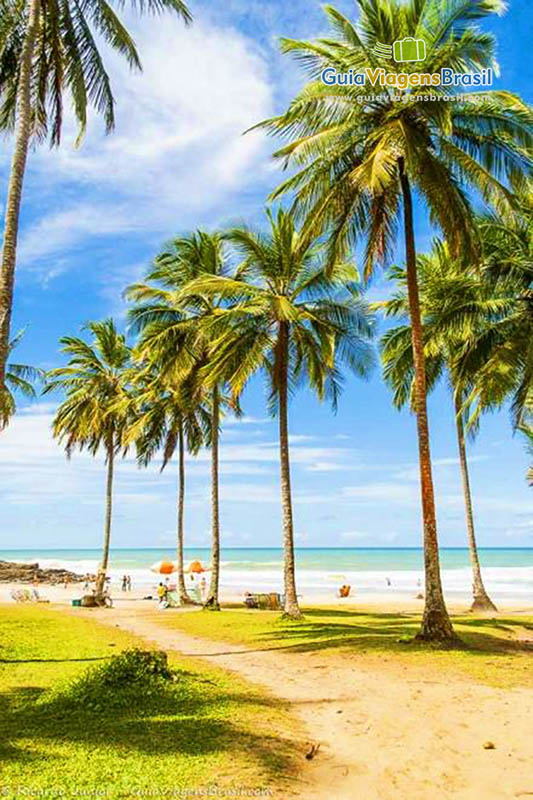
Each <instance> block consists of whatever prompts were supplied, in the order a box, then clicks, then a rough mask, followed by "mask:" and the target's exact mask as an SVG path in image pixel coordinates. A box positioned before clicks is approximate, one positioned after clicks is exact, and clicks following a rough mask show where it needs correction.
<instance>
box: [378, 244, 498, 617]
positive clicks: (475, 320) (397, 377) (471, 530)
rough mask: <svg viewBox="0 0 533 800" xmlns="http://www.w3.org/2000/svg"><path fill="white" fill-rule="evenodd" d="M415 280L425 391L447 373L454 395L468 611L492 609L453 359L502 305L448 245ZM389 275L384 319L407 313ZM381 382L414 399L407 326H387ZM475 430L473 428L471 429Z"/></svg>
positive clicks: (422, 263) (422, 261)
mask: <svg viewBox="0 0 533 800" xmlns="http://www.w3.org/2000/svg"><path fill="white" fill-rule="evenodd" d="M417 267H418V278H419V290H420V302H421V312H422V321H423V326H424V327H423V336H424V352H425V357H426V380H427V390H428V392H429V391H431V390H432V389H433V388H434V387H435V386H436V384H437V382H438V381H439V379H440V378H442V377H444V376H446V377H447V380H448V382H449V384H450V386H451V394H452V398H453V406H454V417H455V427H456V434H457V445H458V451H459V463H460V468H461V479H462V484H463V494H464V501H465V511H466V527H467V533H468V545H469V551H470V562H471V565H472V579H473V580H472V589H473V597H474V600H473V604H472V608H471V610H472V611H489V610H490V611H496V607H495V605H494V603H493V602H492V600H491V599H490V597H489V596H488V594H487V591H486V589H485V586H484V584H483V578H482V575H481V566H480V562H479V555H478V551H477V544H476V535H475V527H474V512H473V505H472V494H471V489H470V476H469V471H468V461H467V455H466V441H465V419H464V415H465V412H464V408H463V406H464V398H465V393H466V390H465V387H464V385H463V383H462V382H461V381H460V380H459V378H458V376H457V360H458V358H459V357H460V354H461V351H462V347H463V346H464V342H465V339H466V338H467V337H468V336H471V335H472V334H473V332H474V330H476V329H477V330H479V329H480V328H481V327H483V326H484V325H485V323H486V320H487V319H490V318H491V316H493V315H494V314H495V313H496V312H497V311H499V310H500V309H501V307H502V304H503V303H505V300H501V299H500V298H496V297H494V296H493V294H492V291H491V287H490V286H489V285H488V283H487V282H486V281H484V279H483V276H482V275H481V274H480V273H479V271H477V270H476V271H474V270H470V271H467V270H466V269H465V268H464V267H463V266H462V265H461V264H457V262H455V261H454V260H453V259H452V258H451V256H450V253H449V250H448V248H447V247H446V245H445V244H444V243H442V242H440V241H439V240H436V241H435V242H434V246H433V250H432V252H431V253H430V254H429V255H427V256H419V257H418V263H417ZM391 277H392V278H394V279H395V280H396V282H397V283H398V284H399V286H400V288H399V289H398V291H397V292H396V294H395V295H394V297H393V298H392V299H390V300H387V301H384V302H382V303H379V304H378V305H379V306H381V307H382V308H383V309H384V310H385V314H386V316H388V317H396V318H397V317H407V316H408V300H407V292H406V287H405V283H406V279H405V271H404V270H399V269H395V270H393V272H392V274H391ZM382 358H383V371H384V376H385V380H386V381H387V383H388V384H389V385H390V386H391V388H392V389H393V391H394V404H395V405H396V407H397V408H402V407H403V406H405V405H406V404H407V403H408V402H409V401H411V400H412V398H413V388H414V387H413V378H414V362H413V348H412V340H411V331H410V328H409V325H400V326H398V327H395V328H392V329H390V330H388V331H387V332H386V333H385V334H384V336H383V337H382ZM473 431H474V429H472V428H471V432H473Z"/></svg>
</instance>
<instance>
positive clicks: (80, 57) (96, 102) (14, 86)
mask: <svg viewBox="0 0 533 800" xmlns="http://www.w3.org/2000/svg"><path fill="white" fill-rule="evenodd" d="M116 5H118V6H119V7H122V6H123V5H124V3H117V4H116ZM131 6H132V7H133V8H135V9H137V10H138V11H140V12H141V13H145V12H146V13H155V14H159V13H162V12H163V11H171V12H173V13H175V14H177V15H178V16H180V17H181V18H182V19H184V20H185V22H189V21H190V19H191V16H190V13H189V10H188V8H187V6H186V5H185V3H184V2H183V0H143V2H141V3H137V2H136V0H132V2H131ZM102 43H104V44H105V45H107V46H108V47H110V48H111V49H112V50H114V51H116V52H117V53H119V54H120V55H121V56H123V57H124V58H125V59H126V61H127V63H128V65H129V66H130V67H131V68H132V69H141V63H140V60H139V55H138V53H137V49H136V47H135V43H134V41H133V39H132V38H131V36H130V34H129V33H128V31H127V30H126V28H125V27H124V25H123V24H122V22H121V21H120V19H119V17H118V16H117V14H116V12H115V11H114V9H113V7H112V4H110V3H109V2H107V0H86V2H84V3H83V4H80V3H78V2H75V0H46V2H44V0H25V2H24V3H10V4H7V3H3V4H2V15H1V19H0V128H3V129H6V128H8V129H14V131H15V145H14V150H13V158H12V162H11V172H10V178H9V185H8V190H7V201H6V210H5V225H4V237H3V246H2V264H1V272H0V400H1V395H2V394H4V392H5V391H6V388H5V369H6V361H7V356H8V349H9V335H10V326H11V312H12V306H13V291H14V284H15V267H16V256H17V237H18V228H19V216H20V206H21V198H22V188H23V183H24V174H25V170H26V161H27V156H28V149H29V145H30V142H31V140H32V137H33V138H35V140H39V139H44V138H46V137H47V136H48V135H49V138H50V143H51V145H58V144H59V142H60V139H61V128H62V122H63V101H64V95H65V94H67V95H69V97H70V100H71V104H72V108H73V111H74V115H75V117H76V119H77V121H78V124H79V132H80V137H81V136H82V134H83V132H84V130H85V126H86V123H87V110H88V107H89V106H92V107H93V108H94V109H95V111H96V112H97V113H99V114H102V115H103V117H104V120H105V125H106V130H107V131H108V132H109V131H111V130H112V129H113V127H114V122H115V115H114V105H115V103H114V97H113V93H112V89H111V82H110V79H109V75H108V73H107V71H106V69H105V66H104V63H103V61H102V56H101V53H100V48H101V44H102Z"/></svg>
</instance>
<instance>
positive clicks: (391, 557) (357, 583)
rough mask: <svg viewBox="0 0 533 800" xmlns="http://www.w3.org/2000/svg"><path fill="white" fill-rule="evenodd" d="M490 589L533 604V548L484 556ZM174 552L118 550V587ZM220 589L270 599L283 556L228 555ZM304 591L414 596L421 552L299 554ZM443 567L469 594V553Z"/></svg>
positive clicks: (45, 554)
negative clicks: (343, 586)
mask: <svg viewBox="0 0 533 800" xmlns="http://www.w3.org/2000/svg"><path fill="white" fill-rule="evenodd" d="M479 555H480V559H481V563H482V567H483V573H484V578H485V583H486V585H487V588H488V589H489V591H491V592H492V593H493V594H494V596H495V597H496V598H497V597H499V596H500V597H517V598H523V599H526V598H530V599H531V600H532V601H533V548H481V549H480V551H479ZM99 558H100V552H99V551H98V550H92V549H91V550H80V549H72V550H47V549H38V550H37V549H34V550H14V549H10V550H0V559H4V560H9V561H38V562H39V563H40V564H41V566H49V567H52V566H54V567H66V568H68V569H71V570H73V571H75V572H79V573H82V574H83V573H87V572H95V571H96V568H97V565H98V561H99ZM174 558H175V553H174V552H173V550H172V549H171V548H135V549H115V550H112V551H111V575H112V576H113V579H114V581H115V582H118V581H119V579H120V577H121V575H123V574H124V573H128V574H131V576H132V579H133V582H134V584H136V585H137V586H148V585H153V584H154V581H155V580H156V578H155V576H154V573H152V572H150V569H149V568H150V566H151V565H152V564H154V563H155V562H157V561H159V560H161V559H174ZM185 558H186V561H192V560H196V559H198V560H200V561H202V562H203V563H204V564H206V565H208V564H209V558H210V554H209V549H208V548H186V551H185ZM221 561H222V567H221V585H222V589H223V590H225V591H227V592H232V593H240V592H242V591H246V590H255V591H268V590H279V589H281V587H282V563H283V551H282V550H281V548H223V549H222V558H221ZM296 563H297V581H298V590H299V591H301V592H302V593H303V595H304V596H306V595H313V594H324V593H325V594H328V593H334V592H335V590H336V588H338V586H339V585H340V583H344V582H349V583H350V584H351V585H352V586H353V587H354V588H357V590H358V591H360V592H363V593H365V592H367V593H371V592H380V593H382V592H383V591H389V592H406V593H412V592H416V591H417V588H419V587H420V585H421V583H423V559H422V550H421V549H420V548H358V547H349V548H333V547H323V548H297V550H296ZM441 566H442V573H443V583H444V588H445V591H446V592H447V593H451V594H454V593H455V594H458V593H468V592H469V590H470V583H471V570H470V564H469V558H468V550H467V549H466V548H443V549H442V550H441Z"/></svg>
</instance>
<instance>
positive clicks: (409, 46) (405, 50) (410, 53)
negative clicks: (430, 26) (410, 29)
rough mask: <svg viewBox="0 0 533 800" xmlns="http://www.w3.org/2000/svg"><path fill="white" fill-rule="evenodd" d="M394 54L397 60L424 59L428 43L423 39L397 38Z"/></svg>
mask: <svg viewBox="0 0 533 800" xmlns="http://www.w3.org/2000/svg"><path fill="white" fill-rule="evenodd" d="M393 56H394V60H395V61H397V62H398V61H400V62H401V61H424V60H425V58H426V43H425V41H424V40H423V39H413V38H412V37H411V36H407V37H406V38H405V39H397V40H396V41H395V42H394V47H393Z"/></svg>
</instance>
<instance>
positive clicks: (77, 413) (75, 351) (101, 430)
mask: <svg viewBox="0 0 533 800" xmlns="http://www.w3.org/2000/svg"><path fill="white" fill-rule="evenodd" d="M87 330H88V331H89V332H90V333H91V334H92V341H91V342H90V343H87V342H86V341H84V340H83V339H80V338H77V337H72V336H64V337H63V338H62V339H60V342H61V344H62V345H63V348H62V352H63V353H66V354H68V355H69V356H70V359H69V362H68V364H67V366H65V367H58V368H57V369H53V370H50V372H48V375H47V377H48V383H47V386H46V388H45V391H46V392H51V391H53V390H55V389H61V390H63V391H64V392H65V394H66V398H65V400H64V401H63V402H62V403H61V405H60V406H59V408H58V410H57V413H56V415H55V418H54V422H53V433H54V436H55V437H56V438H57V439H58V441H59V442H61V443H63V442H64V443H65V451H66V454H67V457H68V458H70V456H71V455H72V453H73V451H74V450H75V449H76V448H78V449H79V450H83V449H84V448H86V449H87V450H88V451H89V452H90V453H91V455H93V456H95V455H96V454H97V452H98V451H99V450H100V448H103V449H104V452H105V457H106V463H107V481H106V511H105V524H104V546H103V553H102V561H101V564H100V569H99V571H98V580H97V585H96V589H97V594H101V593H102V591H103V588H104V585H105V581H106V577H107V570H108V566H109V545H110V540H111V514H112V505H113V472H114V463H115V457H116V455H117V453H118V452H119V450H120V448H121V444H122V438H123V431H124V427H125V425H126V423H127V419H126V416H125V415H124V414H123V413H122V412H120V411H118V410H117V404H118V403H119V402H120V401H123V399H124V394H125V392H126V391H127V386H126V381H125V377H126V376H127V375H128V374H129V373H128V368H129V365H130V358H131V350H130V348H129V347H128V345H127V344H126V340H125V338H124V336H123V335H122V334H120V333H118V331H117V329H116V327H115V324H114V322H113V320H111V319H107V320H105V321H104V322H90V323H89V324H88V325H87Z"/></svg>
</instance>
